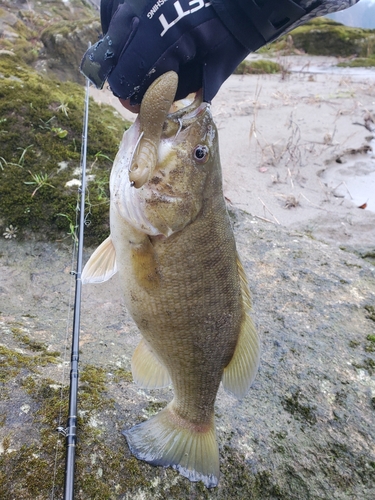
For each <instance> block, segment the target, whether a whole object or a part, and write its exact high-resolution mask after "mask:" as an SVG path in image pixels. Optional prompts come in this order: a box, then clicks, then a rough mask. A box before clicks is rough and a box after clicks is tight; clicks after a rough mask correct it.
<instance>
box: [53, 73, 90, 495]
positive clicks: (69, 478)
mask: <svg viewBox="0 0 375 500" xmlns="http://www.w3.org/2000/svg"><path fill="white" fill-rule="evenodd" d="M89 87H90V82H89V80H88V79H87V78H86V94H85V111H84V123H83V133H82V149H81V188H80V190H79V192H80V203H79V223H78V251H77V267H76V271H72V272H71V274H73V275H75V296H74V316H73V336H72V349H71V363H70V387H69V412H68V420H67V424H66V427H65V429H64V428H62V427H59V428H58V429H57V430H58V431H59V432H60V433H61V434H63V435H64V436H65V441H66V457H65V482H64V500H73V498H74V468H75V453H76V444H77V394H78V361H79V332H80V320H81V291H82V280H81V274H82V256H83V237H84V227H85V191H86V158H87V131H88V118H89Z"/></svg>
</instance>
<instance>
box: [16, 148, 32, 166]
mask: <svg viewBox="0 0 375 500" xmlns="http://www.w3.org/2000/svg"><path fill="white" fill-rule="evenodd" d="M33 146H34V144H30V145H29V146H26V148H17V149H22V153H21V156H20V159H19V160H18V164H16V165H19V166H20V167H23V165H24V162H25V156H26V153H27V152H28V150H29V149H30V148H32V147H33Z"/></svg>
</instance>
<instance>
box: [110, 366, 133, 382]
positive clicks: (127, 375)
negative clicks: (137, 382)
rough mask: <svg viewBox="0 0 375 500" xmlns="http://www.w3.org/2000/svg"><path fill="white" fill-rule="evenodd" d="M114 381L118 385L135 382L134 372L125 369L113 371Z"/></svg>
mask: <svg viewBox="0 0 375 500" xmlns="http://www.w3.org/2000/svg"><path fill="white" fill-rule="evenodd" d="M113 381H114V382H115V383H116V384H118V383H119V382H133V375H132V372H130V371H128V370H125V369H124V368H116V370H114V371H113Z"/></svg>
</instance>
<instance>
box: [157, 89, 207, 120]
mask: <svg viewBox="0 0 375 500" xmlns="http://www.w3.org/2000/svg"><path fill="white" fill-rule="evenodd" d="M209 109H210V104H209V103H208V102H203V101H202V96H201V93H198V94H197V95H196V97H195V99H194V101H193V102H192V103H191V104H188V105H187V106H185V107H184V108H181V109H179V110H177V111H175V112H173V113H169V114H168V115H167V118H166V119H167V120H172V121H176V122H180V123H184V125H185V122H189V121H194V120H195V119H196V118H197V117H198V116H200V115H201V114H203V113H204V112H205V111H206V110H209Z"/></svg>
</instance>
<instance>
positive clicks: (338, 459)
mask: <svg viewBox="0 0 375 500" xmlns="http://www.w3.org/2000/svg"><path fill="white" fill-rule="evenodd" d="M230 215H231V217H232V220H233V224H234V230H235V235H236V240H237V244H238V250H239V254H240V256H241V258H242V261H243V263H244V266H245V269H246V272H247V274H248V277H249V282H250V287H251V289H252V294H253V303H254V313H253V316H254V319H255V321H256V324H257V327H258V330H259V333H260V337H261V339H262V360H261V366H260V370H259V374H258V376H257V379H256V381H255V383H254V385H253V387H252V389H250V392H249V394H248V396H246V397H245V398H244V399H243V400H242V401H240V402H238V401H237V400H235V399H234V398H232V397H230V396H228V395H227V394H226V393H224V391H223V390H222V389H220V391H219V395H218V398H217V404H216V425H217V430H218V440H219V446H220V456H221V473H222V477H221V480H220V483H219V486H218V488H216V489H214V490H212V491H210V492H208V491H207V490H205V489H204V487H203V486H202V485H201V484H200V483H197V484H193V483H190V482H189V481H188V480H186V479H184V478H182V477H181V476H179V475H178V474H177V473H176V472H175V471H173V470H171V469H166V470H165V469H162V468H158V467H157V468H155V467H152V466H150V465H148V464H146V463H144V462H140V461H137V460H136V459H135V458H134V457H132V456H131V454H130V452H129V450H128V448H127V445H126V443H125V440H124V439H123V437H122V436H121V430H122V429H124V428H129V427H131V426H132V425H134V424H135V423H137V422H140V421H142V420H143V419H144V418H148V417H149V415H150V414H153V413H155V412H156V411H159V409H160V408H162V407H163V406H165V404H166V403H167V402H168V401H169V400H170V399H171V396H172V393H171V390H170V389H165V390H160V391H156V390H155V391H143V390H139V388H137V387H136V386H135V385H134V384H133V382H132V381H131V377H130V375H129V369H130V358H131V355H132V352H133V350H134V348H135V346H136V345H137V343H138V341H139V335H138V332H137V329H136V327H135V326H134V324H133V323H132V321H131V319H130V318H129V316H128V315H127V313H126V312H124V311H123V309H122V302H121V293H120V290H119V283H118V282H117V279H116V277H114V278H113V279H112V280H111V281H109V282H107V283H105V284H103V285H96V286H87V287H84V290H83V299H84V300H83V304H82V322H81V328H82V334H81V335H82V344H81V361H80V362H81V364H82V370H83V373H84V375H83V376H82V378H83V380H82V381H81V389H80V396H79V407H80V411H82V413H81V414H82V415H83V416H82V419H81V421H80V427H79V429H78V434H79V443H80V445H79V446H80V453H79V457H78V465H79V467H78V469H77V480H76V488H77V498H82V499H84V498H94V496H93V495H94V493H93V492H94V491H104V492H106V496H105V495H104V494H103V495H102V496H101V498H121V499H125V498H126V497H127V495H128V497H129V496H131V497H132V498H147V499H148V498H160V499H162V498H179V499H185V498H186V499H191V498H199V499H204V498H213V499H220V500H221V499H227V498H241V499H242V498H249V499H257V500H267V499H276V498H277V499H281V500H290V499H296V500H297V499H298V500H308V499H318V498H319V499H326V500H331V499H334V498H337V499H340V500H349V499H352V498H356V499H358V500H368V499H369V498H373V497H374V495H375V479H374V478H375V474H374V469H375V453H374V449H375V448H374V445H375V430H374V425H373V422H374V415H375V414H374V412H375V379H374V373H375V353H374V349H373V347H374V346H373V341H372V339H374V332H375V323H374V317H375V316H374V315H373V314H372V311H373V310H374V304H375V267H374V265H372V264H371V263H369V262H367V261H366V260H364V259H362V258H360V257H359V256H357V255H355V254H354V253H350V252H346V251H342V250H340V249H338V248H337V247H335V246H333V245H329V244H325V243H322V242H320V241H316V240H314V239H311V238H309V237H308V235H306V234H303V233H300V232H296V231H288V230H286V229H285V228H282V227H280V226H276V225H273V224H271V223H266V222H263V221H261V220H259V219H256V218H253V217H252V216H251V215H248V214H245V213H243V212H239V211H233V210H230ZM89 253H90V252H89ZM0 255H1V258H0V272H1V273H2V274H1V275H2V277H3V281H4V287H5V289H9V287H8V285H9V284H10V283H11V285H12V286H11V288H12V293H11V294H3V295H2V296H1V303H2V307H1V309H2V311H3V317H2V318H0V319H1V320H2V326H1V328H3V329H4V328H8V330H7V331H9V328H12V324H11V323H12V321H13V324H14V323H15V322H18V323H17V324H18V328H19V329H22V328H24V327H23V326H21V325H22V324H25V322H27V324H28V326H27V328H28V332H29V336H30V337H31V338H34V337H35V338H37V335H38V334H37V331H38V330H39V331H44V332H45V333H44V334H39V339H43V338H44V336H45V337H46V338H48V342H49V343H50V342H53V344H52V347H53V349H57V350H59V351H63V350H64V346H63V342H64V341H63V339H64V337H65V328H64V327H63V325H62V324H61V327H60V328H56V327H55V325H58V322H59V321H60V322H61V320H62V319H63V316H64V307H65V306H64V303H63V302H64V300H65V298H66V297H67V294H68V280H69V275H68V269H69V267H67V266H68V262H69V260H70V258H69V255H68V253H67V252H66V250H65V249H64V248H61V247H60V246H58V245H56V244H46V243H38V242H24V243H20V242H17V241H16V240H12V241H5V240H4V239H2V240H0ZM38 268H39V269H40V271H41V272H40V273H39V274H38V279H37V280H36V279H34V280H33V281H32V282H31V281H30V274H31V272H33V273H35V270H36V269H38ZM64 268H66V272H65V273H62V271H61V270H62V269H64ZM4 269H6V270H7V273H5V274H4V273H3V270H4ZM16 270H17V272H15V271H16ZM21 290H22V294H23V303H22V310H21V309H20V306H19V300H18V295H19V293H21ZM27 311H28V312H29V316H27V317H25V316H22V314H26V312H27ZM10 318H12V319H10ZM59 330H61V332H59ZM52 332H53V333H54V337H53V339H52V340H51V333H52ZM13 335H14V334H13ZM40 335H42V336H40ZM43 335H44V336H43ZM2 338H3V339H7V340H6V342H7V344H8V345H9V346H10V347H11V346H12V345H13V346H15V347H19V346H20V344H19V342H18V344H17V342H16V343H15V344H14V342H15V340H14V339H13V340H12V335H9V334H8V335H7V336H3V337H2ZM98 339H101V340H102V341H103V342H102V343H99V342H98ZM3 342H4V340H3ZM88 363H91V365H92V366H95V367H97V368H96V370H98V375H97V376H96V377H97V378H92V380H91V379H90V378H88V376H87V373H88V372H87V371H86V374H85V368H84V367H85V366H87V364H88ZM53 366H55V365H52V368H53ZM119 366H122V367H123V368H119ZM52 368H48V367H46V368H45V370H47V369H48V374H49V375H48V376H49V377H51V376H52V377H53V378H54V377H55V378H56V380H57V383H60V382H61V378H60V375H59V373H60V372H58V371H56V368H54V369H52ZM41 369H42V368H41ZM90 370H91V371H89V373H91V376H92V377H94V374H95V370H94V369H93V368H91V369H90ZM106 374H107V375H106ZM25 375H26V373H25V371H23V375H22V377H21V375H17V376H16V377H14V379H13V381H12V387H13V388H14V389H13V396H12V397H14V398H15V399H16V400H17V401H18V406H17V408H19V407H20V406H21V405H22V404H29V405H30V407H31V410H30V412H29V417H30V415H31V413H33V415H34V423H33V424H32V423H31V422H30V421H28V424H27V426H28V428H27V429H22V428H17V427H16V428H15V427H14V424H15V422H13V426H12V425H11V421H10V420H9V421H8V420H5V421H6V424H5V425H4V426H3V427H2V428H0V435H1V436H4V435H9V432H10V431H11V434H10V435H11V439H10V442H9V443H8V445H9V446H11V447H12V448H13V449H16V450H17V451H15V452H13V455H9V454H3V455H1V457H2V458H1V460H3V463H2V464H0V466H1V465H2V466H3V470H6V471H7V478H9V479H7V478H5V479H4V481H3V484H2V485H1V487H2V488H3V491H6V492H8V491H10V490H9V488H10V487H11V486H10V485H12V488H13V487H17V488H21V487H22V488H24V489H23V491H26V492H27V491H30V488H31V486H30V484H31V482H30V481H31V480H30V479H27V475H26V476H25V475H23V476H22V477H21V476H17V474H16V473H15V467H16V466H17V465H16V464H17V463H18V462H17V457H21V456H24V457H25V453H26V452H25V449H23V452H22V453H23V455H22V454H21V449H20V443H25V446H26V445H27V446H28V448H27V450H30V453H31V451H33V453H41V450H36V449H35V443H34V444H33V442H30V438H29V437H28V436H29V435H30V433H31V434H32V435H37V434H38V432H40V431H43V432H44V433H45V429H46V427H45V423H44V424H43V422H45V421H46V420H45V418H46V417H43V418H44V420H42V421H41V420H40V415H41V412H42V415H43V412H46V411H47V410H46V409H43V408H47V406H48V407H50V406H51V404H52V403H51V402H50V401H49V399H48V397H52V396H49V393H48V391H47V392H43V394H45V396H44V399H43V401H44V403H43V402H42V400H38V399H37V394H38V393H39V392H40V391H41V389H36V388H37V387H38V386H39V385H41V384H42V382H43V378H41V375H39V376H38V377H39V378H35V376H34V375H33V376H32V377H31V378H34V383H35V384H36V386H35V387H36V388H35V389H34V392H33V394H34V396H32V398H33V401H32V402H30V396H28V395H26V394H25V395H24V396H22V390H24V389H22V380H25ZM43 376H44V375H43ZM106 377H107V378H106ZM29 378H30V377H29ZM90 380H91V382H90ZM105 380H106V383H105V384H104V381H105ZM103 384H104V385H103ZM50 386H51V382H49V385H48V387H49V389H48V390H49V391H51V390H52V389H51V388H50ZM95 387H97V388H98V390H99V391H104V392H100V396H98V397H96V396H94V392H93V391H94V388H95ZM38 391H39V392H38ZM88 391H89V392H88ZM46 398H47V399H46ZM88 398H89V399H88ZM90 398H91V399H90ZM95 398H96V399H95ZM88 401H92V405H91V406H88ZM111 401H114V402H113V403H111ZM7 404H8V401H7V400H6V399H4V398H2V399H1V403H0V413H1V414H4V415H6V414H7V411H8V410H7ZM43 404H44V406H43ZM55 404H56V403H55ZM36 408H39V410H38V414H39V417H38V416H37V414H36ZM12 418H16V417H15V415H14V414H13V417H12ZM49 418H52V417H49ZM93 420H95V421H100V422H102V423H103V426H101V428H100V430H98V429H95V432H96V433H97V434H96V435H95V437H94V436H93V434H92V433H93V432H94V430H93V429H92V426H91V427H90V422H92V421H93ZM51 422H52V421H51ZM25 425H26V424H25ZM51 425H53V424H52V423H51ZM17 429H18V430H17ZM43 429H44V430H43ZM98 433H99V434H98ZM93 442H95V445H94V446H93ZM33 446H34V448H33ZM47 449H49V448H48V447H47ZM51 449H53V448H51ZM45 453H46V452H45ZM92 453H95V454H96V457H97V458H96V462H95V468H93V467H92V465H90V464H91V462H90V460H91V459H90V456H91V455H92ZM60 454H61V456H60V455H59V460H58V467H59V468H60V469H61V468H63V466H64V465H63V463H64V460H63V452H62V451H61V450H60ZM44 457H45V459H46V460H47V463H48V461H50V462H51V463H53V460H54V452H51V455H50V456H49V455H48V452H47V454H45V455H44ZM25 460H26V459H25V458H24V463H25V464H27V463H28V461H25ZM29 466H30V465H29ZM17 467H18V468H19V467H20V466H19V465H18V466H17ZM33 467H34V469H33V471H34V476H33V481H34V482H33V483H32V484H35V482H37V484H39V483H38V477H39V476H38V474H39V475H40V476H41V477H43V481H44V482H43V481H42V480H40V482H41V484H40V485H39V486H38V487H39V488H41V489H39V490H38V491H39V492H40V493H41V494H44V489H43V488H45V486H44V484H46V480H45V478H46V475H45V474H46V473H45V472H44V473H43V475H42V473H41V472H40V473H38V470H37V469H36V468H35V467H36V465H34V466H33ZM21 470H22V467H21ZM98 470H102V471H103V473H102V474H98V473H97V471H98ZM50 473H51V474H52V470H51V472H50ZM59 477H61V475H60V476H59ZM47 483H48V481H47ZM61 488H62V484H61V482H58V484H57V485H56V490H55V492H56V493H58V492H60V491H61ZM90 488H93V489H90ZM47 495H48V493H47V490H45V496H47ZM5 498H8V497H5ZM12 498H15V497H14V496H12ZM20 498H21V497H20ZM22 498H32V496H27V495H26V494H24V495H23V496H22Z"/></svg>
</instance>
